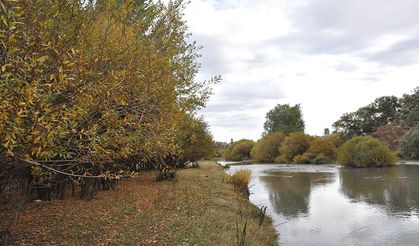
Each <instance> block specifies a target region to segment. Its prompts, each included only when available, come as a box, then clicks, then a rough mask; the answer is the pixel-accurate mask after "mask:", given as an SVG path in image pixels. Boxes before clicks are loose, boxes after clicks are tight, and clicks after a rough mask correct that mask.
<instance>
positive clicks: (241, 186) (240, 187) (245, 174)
mask: <svg viewBox="0 0 419 246" xmlns="http://www.w3.org/2000/svg"><path fill="white" fill-rule="evenodd" d="M251 174H252V172H251V171H250V170H240V171H237V172H236V173H235V174H233V175H232V176H231V178H230V182H231V183H232V184H233V187H234V190H235V191H238V192H246V191H248V185H249V181H250V175H251Z"/></svg>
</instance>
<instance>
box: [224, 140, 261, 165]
mask: <svg viewBox="0 0 419 246" xmlns="http://www.w3.org/2000/svg"><path fill="white" fill-rule="evenodd" d="M255 144H256V143H255V142H254V141H252V140H246V139H242V140H240V141H239V142H237V143H236V144H233V145H232V148H231V151H229V153H228V155H227V156H226V160H227V161H243V160H247V159H250V151H251V150H252V148H253V147H254V146H255Z"/></svg>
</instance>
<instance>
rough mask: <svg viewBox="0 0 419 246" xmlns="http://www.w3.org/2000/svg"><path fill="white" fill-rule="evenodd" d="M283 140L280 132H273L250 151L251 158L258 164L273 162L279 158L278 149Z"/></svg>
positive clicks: (283, 136) (283, 137) (282, 134)
mask: <svg viewBox="0 0 419 246" xmlns="http://www.w3.org/2000/svg"><path fill="white" fill-rule="evenodd" d="M284 139H285V134H284V133H282V132H274V133H272V134H269V135H266V136H264V137H263V138H262V139H260V140H259V141H258V142H257V143H256V145H255V146H254V147H253V149H252V151H251V157H252V159H253V160H255V161H259V162H274V160H275V158H277V157H278V156H279V147H280V146H281V143H282V142H283V141H284Z"/></svg>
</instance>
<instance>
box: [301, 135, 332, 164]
mask: <svg viewBox="0 0 419 246" xmlns="http://www.w3.org/2000/svg"><path fill="white" fill-rule="evenodd" d="M320 154H323V155H325V156H326V157H327V158H329V159H331V160H335V159H336V147H335V146H334V145H333V144H332V143H331V142H329V141H327V140H326V139H324V138H315V139H314V140H313V141H311V143H310V148H309V149H308V151H307V153H306V156H309V157H310V158H315V157H317V156H318V155H320Z"/></svg>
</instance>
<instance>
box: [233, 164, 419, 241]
mask: <svg viewBox="0 0 419 246" xmlns="http://www.w3.org/2000/svg"><path fill="white" fill-rule="evenodd" d="M241 169H249V170H251V171H252V177H251V181H250V186H251V187H250V192H251V195H250V201H251V202H252V203H254V204H255V205H257V206H259V207H260V206H262V205H263V206H267V210H268V212H269V214H270V215H271V216H272V219H273V223H274V226H275V228H276V229H277V230H278V232H279V233H280V237H279V243H280V245H419V165H404V164H403V165H397V166H395V167H388V168H375V169H374V168H361V169H353V168H345V167H340V166H337V165H276V164H256V165H246V166H240V165H239V166H231V167H230V168H229V169H228V171H227V172H228V173H230V174H232V173H234V172H235V171H237V170H241Z"/></svg>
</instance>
